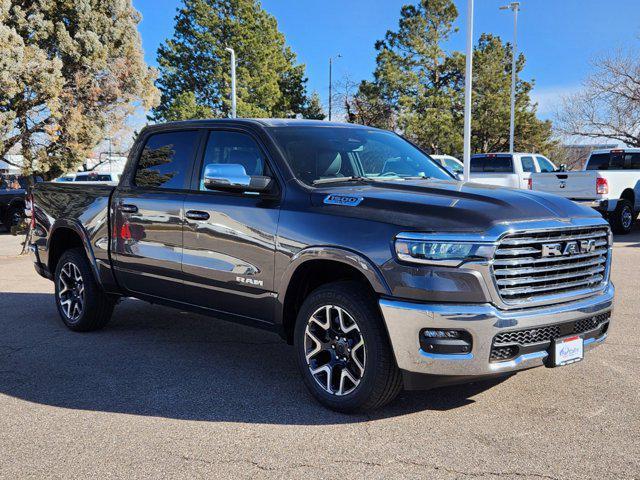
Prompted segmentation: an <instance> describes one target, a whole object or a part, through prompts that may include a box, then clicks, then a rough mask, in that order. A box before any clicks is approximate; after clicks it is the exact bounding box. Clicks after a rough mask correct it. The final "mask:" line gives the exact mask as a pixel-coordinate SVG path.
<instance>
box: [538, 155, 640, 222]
mask: <svg viewBox="0 0 640 480" xmlns="http://www.w3.org/2000/svg"><path fill="white" fill-rule="evenodd" d="M532 188H533V190H537V191H540V192H548V193H553V194H555V195H560V196H562V197H566V198H570V199H571V200H575V201H576V202H580V203H582V204H584V205H587V206H590V207H592V208H595V209H596V210H597V211H599V212H600V213H601V214H602V215H603V216H604V217H606V218H607V219H608V220H609V223H611V227H612V229H613V231H614V232H615V233H620V234H627V233H629V232H631V230H632V229H633V224H634V222H635V221H636V219H637V218H638V213H639V212H640V148H616V149H613V150H594V151H593V152H592V153H591V155H589V158H588V159H587V162H586V163H585V166H584V169H583V170H582V171H577V172H555V173H545V174H536V175H533V177H532Z"/></svg>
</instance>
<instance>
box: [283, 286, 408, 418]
mask: <svg viewBox="0 0 640 480" xmlns="http://www.w3.org/2000/svg"><path fill="white" fill-rule="evenodd" d="M294 346H295V349H296V357H297V360H298V366H299V368H300V372H301V374H302V378H303V380H304V382H305V385H306V386H307V388H308V389H309V391H310V392H311V393H312V394H313V396H314V397H315V398H316V399H317V400H319V401H320V403H322V404H323V405H325V406H326V407H328V408H330V409H332V410H337V411H340V412H347V413H352V412H358V411H367V410H372V409H375V408H379V407H381V406H383V405H385V404H386V403H388V402H390V401H391V400H393V399H394V398H395V397H396V395H397V394H398V392H399V391H400V389H401V388H402V379H401V375H400V371H399V369H398V367H397V366H396V363H395V359H394V357H393V352H392V350H391V346H390V345H389V340H388V338H387V334H386V331H385V329H384V325H383V323H382V318H381V315H380V312H379V310H378V308H377V305H376V303H375V300H374V299H373V298H372V297H371V295H369V294H368V292H367V291H366V290H364V289H363V287H362V286H361V285H359V284H357V283H355V282H336V283H332V284H328V285H325V286H323V287H320V288H318V289H317V290H315V291H313V292H312V293H311V294H310V295H309V296H308V297H307V298H306V300H305V301H304V303H303V304H302V307H301V308H300V311H299V313H298V318H297V321H296V327H295V332H294Z"/></svg>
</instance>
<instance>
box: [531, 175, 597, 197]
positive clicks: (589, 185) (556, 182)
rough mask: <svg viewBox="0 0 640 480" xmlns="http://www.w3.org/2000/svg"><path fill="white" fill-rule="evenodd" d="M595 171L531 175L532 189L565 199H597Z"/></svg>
mask: <svg viewBox="0 0 640 480" xmlns="http://www.w3.org/2000/svg"><path fill="white" fill-rule="evenodd" d="M597 176H598V172H597V171H594V170H587V171H580V172H548V173H533V174H531V179H532V180H531V187H532V189H533V190H535V191H538V192H546V193H553V194H555V195H559V196H561V197H565V198H572V199H576V200H591V199H594V198H596V178H597Z"/></svg>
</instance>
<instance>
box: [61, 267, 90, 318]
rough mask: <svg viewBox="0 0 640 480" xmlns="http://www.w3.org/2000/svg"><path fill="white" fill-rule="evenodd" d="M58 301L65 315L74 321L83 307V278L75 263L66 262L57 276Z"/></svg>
mask: <svg viewBox="0 0 640 480" xmlns="http://www.w3.org/2000/svg"><path fill="white" fill-rule="evenodd" d="M58 302H59V303H60V307H62V310H63V312H64V314H65V316H66V317H67V318H68V319H69V320H71V321H76V320H78V319H79V318H80V317H81V316H82V312H83V309H84V280H83V279H82V274H81V273H80V269H79V268H78V266H77V265H75V264H74V263H72V262H67V263H65V264H64V265H63V266H62V269H61V270H60V275H59V277H58Z"/></svg>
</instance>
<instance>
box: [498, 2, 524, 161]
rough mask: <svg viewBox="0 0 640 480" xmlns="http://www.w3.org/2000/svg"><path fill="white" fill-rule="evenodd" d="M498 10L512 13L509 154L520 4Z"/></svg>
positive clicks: (512, 134) (512, 126)
mask: <svg viewBox="0 0 640 480" xmlns="http://www.w3.org/2000/svg"><path fill="white" fill-rule="evenodd" d="M500 10H511V11H513V51H512V52H511V53H512V58H511V121H510V123H509V152H510V153H513V136H514V132H515V126H516V50H517V47H518V37H517V34H518V11H519V10H520V2H511V3H510V4H509V5H504V6H503V7H500Z"/></svg>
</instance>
